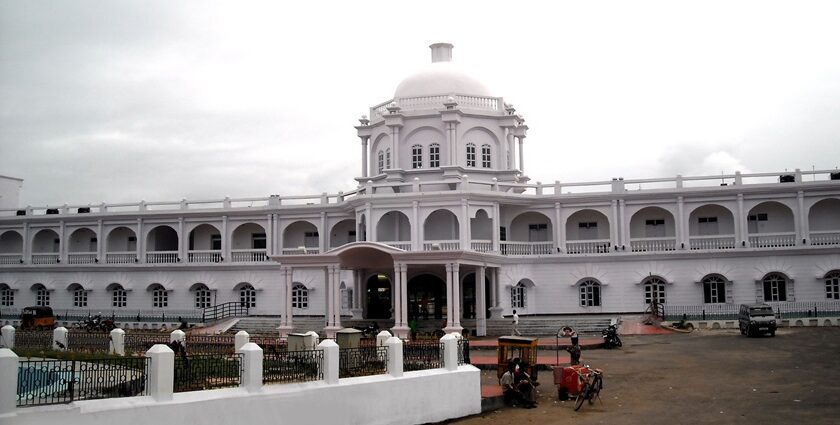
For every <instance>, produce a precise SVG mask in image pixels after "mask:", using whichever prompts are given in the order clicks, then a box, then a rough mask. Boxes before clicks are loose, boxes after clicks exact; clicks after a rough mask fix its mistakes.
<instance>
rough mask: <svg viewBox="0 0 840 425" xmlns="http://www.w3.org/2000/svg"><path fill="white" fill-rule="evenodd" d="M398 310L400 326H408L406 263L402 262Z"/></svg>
mask: <svg viewBox="0 0 840 425" xmlns="http://www.w3.org/2000/svg"><path fill="white" fill-rule="evenodd" d="M400 286H401V288H400V300H401V302H400V304H401V306H400V312H402V316H401V319H400V323H401V326H403V327H407V326H408V264H405V263H403V265H402V267H401V268H400ZM399 336H401V335H399Z"/></svg>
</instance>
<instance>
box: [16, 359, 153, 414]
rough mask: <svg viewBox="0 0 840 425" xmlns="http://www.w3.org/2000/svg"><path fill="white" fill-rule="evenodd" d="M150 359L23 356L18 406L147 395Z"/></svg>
mask: <svg viewBox="0 0 840 425" xmlns="http://www.w3.org/2000/svg"><path fill="white" fill-rule="evenodd" d="M148 370H149V359H147V358H144V357H121V358H102V359H88V360H31V359H21V360H20V362H19V367H18V385H17V406H18V407H29V406H43V405H49V404H62V403H70V402H73V401H76V400H92V399H101V398H112V397H133V396H138V395H146V394H147V392H146V391H147V389H146V383H147V382H148V379H147V374H148Z"/></svg>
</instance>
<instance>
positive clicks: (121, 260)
mask: <svg viewBox="0 0 840 425" xmlns="http://www.w3.org/2000/svg"><path fill="white" fill-rule="evenodd" d="M136 262H137V252H136V251H127V252H108V253H106V254H105V263H107V264H132V263H136Z"/></svg>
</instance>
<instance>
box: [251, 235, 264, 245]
mask: <svg viewBox="0 0 840 425" xmlns="http://www.w3.org/2000/svg"><path fill="white" fill-rule="evenodd" d="M265 247H266V244H265V233H251V249H265Z"/></svg>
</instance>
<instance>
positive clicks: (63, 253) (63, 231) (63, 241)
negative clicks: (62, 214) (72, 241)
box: [58, 220, 67, 264]
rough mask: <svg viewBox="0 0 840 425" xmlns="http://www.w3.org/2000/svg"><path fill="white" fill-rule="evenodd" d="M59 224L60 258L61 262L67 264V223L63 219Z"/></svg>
mask: <svg viewBox="0 0 840 425" xmlns="http://www.w3.org/2000/svg"><path fill="white" fill-rule="evenodd" d="M58 226H59V228H58V260H59V262H60V263H61V264H67V225H66V224H64V220H61V221H60V222H59V223H58Z"/></svg>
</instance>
